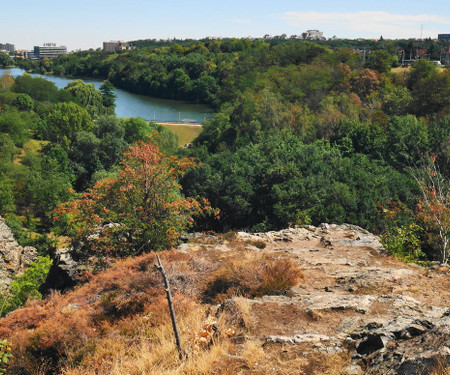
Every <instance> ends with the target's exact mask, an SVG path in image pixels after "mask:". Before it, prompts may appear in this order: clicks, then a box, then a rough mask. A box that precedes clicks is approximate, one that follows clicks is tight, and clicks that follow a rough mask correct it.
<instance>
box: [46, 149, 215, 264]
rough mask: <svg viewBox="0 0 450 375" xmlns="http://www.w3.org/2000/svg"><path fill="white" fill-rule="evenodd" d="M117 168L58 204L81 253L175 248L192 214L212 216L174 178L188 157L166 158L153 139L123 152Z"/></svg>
mask: <svg viewBox="0 0 450 375" xmlns="http://www.w3.org/2000/svg"><path fill="white" fill-rule="evenodd" d="M124 156H125V158H124V161H123V162H122V168H121V170H120V172H119V173H118V174H117V176H116V177H114V178H107V179H104V180H101V181H98V182H97V183H96V184H95V186H94V187H93V188H92V189H91V190H90V191H88V192H87V193H84V194H83V195H82V196H81V197H79V198H76V199H74V200H72V201H69V202H66V203H63V204H61V205H60V206H59V207H58V208H57V209H56V210H55V211H54V215H55V219H56V220H59V221H60V222H63V223H65V228H66V231H67V234H68V235H70V236H71V237H72V238H73V240H74V241H76V242H78V248H80V249H82V255H85V256H86V255H106V256H128V255H137V254H140V253H142V252H145V251H151V250H160V249H164V248H168V247H171V246H173V245H174V244H175V243H176V241H177V240H178V239H179V237H180V234H181V233H182V232H184V231H186V230H187V229H188V228H189V227H190V226H191V225H192V224H193V221H194V219H193V217H194V216H196V215H201V214H216V212H215V210H213V209H212V208H211V206H210V205H209V203H208V201H206V200H205V199H203V198H197V199H194V198H186V197H184V196H183V195H182V193H181V187H180V185H179V183H178V177H180V176H181V175H183V173H184V172H185V170H186V168H188V167H190V166H192V165H194V162H193V160H192V159H189V158H184V159H179V158H177V157H175V156H171V157H167V156H166V155H164V153H162V152H161V151H160V150H159V149H158V147H157V146H155V145H154V144H152V143H144V142H138V143H137V144H135V145H134V146H132V147H131V148H130V150H129V151H128V152H127V153H125V155H124Z"/></svg>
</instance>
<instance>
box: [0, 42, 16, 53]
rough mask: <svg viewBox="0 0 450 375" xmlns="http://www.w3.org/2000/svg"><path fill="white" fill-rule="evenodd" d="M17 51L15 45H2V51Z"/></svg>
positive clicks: (0, 47)
mask: <svg viewBox="0 0 450 375" xmlns="http://www.w3.org/2000/svg"><path fill="white" fill-rule="evenodd" d="M15 50H16V46H15V45H14V44H9V43H5V44H3V43H0V51H5V52H14V51H15Z"/></svg>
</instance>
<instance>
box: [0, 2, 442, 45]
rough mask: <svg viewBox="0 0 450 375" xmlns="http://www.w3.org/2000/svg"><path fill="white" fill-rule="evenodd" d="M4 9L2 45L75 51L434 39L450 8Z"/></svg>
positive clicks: (56, 5)
mask: <svg viewBox="0 0 450 375" xmlns="http://www.w3.org/2000/svg"><path fill="white" fill-rule="evenodd" d="M2 3H3V4H1V5H0V9H1V12H0V14H1V17H0V43H13V44H15V45H16V48H18V49H31V48H32V47H33V46H34V45H38V44H39V45H40V44H42V43H45V42H54V43H57V44H58V45H66V46H67V47H68V49H69V50H74V49H79V48H81V49H88V48H97V47H101V46H102V42H103V41H109V40H126V41H128V40H136V39H147V38H157V39H166V38H174V37H175V38H182V39H184V38H196V39H197V38H203V37H207V36H217V37H246V36H252V37H262V36H264V35H265V34H270V35H281V34H287V35H288V36H289V35H292V34H301V33H302V32H304V31H306V30H308V29H319V30H320V31H323V32H324V35H325V36H326V37H332V36H333V35H336V36H337V37H342V38H344V37H347V38H358V37H363V38H378V37H380V35H383V37H384V38H409V37H412V38H419V37H420V35H421V25H423V34H422V35H423V37H424V38H425V37H432V38H436V37H437V34H438V33H450V1H449V0H433V1H423V0H420V1H419V0H408V1H395V0H376V1H374V0H371V1H367V0H348V1H347V0H341V1H336V0H319V1H311V0H308V1H304V0H299V1H294V0H271V1H268V0H227V1H214V0H209V1H206V0H191V1H186V0H184V1H181V0H165V1H164V0H163V1H153V0H141V1H138V0H126V1H124V0H77V1H71V0H58V1H56V0H39V1H37V0H20V1H17V2H15V1H8V2H6V1H5V2H3V1H2Z"/></svg>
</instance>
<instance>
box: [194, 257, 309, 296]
mask: <svg viewBox="0 0 450 375" xmlns="http://www.w3.org/2000/svg"><path fill="white" fill-rule="evenodd" d="M302 279H303V274H302V272H301V270H300V269H299V268H298V267H297V265H296V264H295V263H293V262H292V261H291V260H290V259H283V258H270V257H269V256H267V255H258V254H254V253H249V252H243V253H242V255H241V257H240V258H239V259H233V260H231V261H229V262H225V263H223V264H222V266H221V267H220V268H218V269H217V270H216V271H215V272H214V274H213V276H212V277H210V279H209V280H208V282H207V284H206V286H205V288H204V291H203V298H204V301H206V302H216V303H218V302H221V301H223V300H225V299H226V298H230V297H233V296H244V297H248V298H254V297H260V296H263V295H279V294H286V293H287V292H288V291H289V290H290V288H291V287H292V286H294V285H297V283H298V282H299V281H300V280H302Z"/></svg>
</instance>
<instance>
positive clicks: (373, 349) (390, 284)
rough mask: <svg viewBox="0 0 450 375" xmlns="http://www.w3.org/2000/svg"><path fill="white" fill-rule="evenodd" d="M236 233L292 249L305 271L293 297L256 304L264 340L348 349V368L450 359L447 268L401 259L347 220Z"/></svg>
mask: <svg viewBox="0 0 450 375" xmlns="http://www.w3.org/2000/svg"><path fill="white" fill-rule="evenodd" d="M238 236H239V238H241V239H242V240H244V241H246V243H247V244H250V246H251V244H252V243H257V242H258V241H264V242H265V244H266V248H265V249H264V251H278V252H283V253H289V254H290V255H291V256H292V257H293V258H295V259H296V260H297V262H298V263H299V265H300V267H301V268H302V269H303V270H304V271H303V272H304V276H305V279H304V283H303V284H300V285H299V286H296V287H294V288H292V291H291V294H290V295H289V296H265V297H263V298H260V299H257V300H253V301H251V302H250V303H251V304H252V309H251V311H252V314H253V315H254V317H255V318H256V320H257V322H258V323H257V324H255V325H254V327H253V328H252V329H251V330H250V331H251V333H252V334H253V335H256V336H257V337H258V338H259V339H261V340H264V341H265V342H266V345H288V346H302V350H304V351H305V352H308V351H320V352H323V353H337V352H343V351H348V352H349V353H350V357H351V365H350V366H349V367H348V369H347V373H348V374H369V375H382V374H383V375H385V374H403V375H407V374H408V375H410V374H431V373H432V372H433V369H435V368H436V366H438V365H441V366H445V365H448V364H449V363H450V309H449V308H448V305H449V303H450V302H449V301H450V288H449V286H450V277H449V272H450V269H449V268H447V267H437V268H434V269H426V268H423V267H419V266H417V265H414V264H406V263H403V262H400V261H398V260H396V259H394V258H392V257H390V256H389V255H387V254H386V251H385V250H384V248H383V246H382V245H381V243H380V240H379V238H378V237H377V236H374V235H372V234H371V233H369V232H367V231H365V230H363V229H362V228H359V227H357V226H354V225H348V224H344V225H329V224H322V225H321V226H319V227H313V226H307V227H304V228H291V229H286V230H282V231H279V232H268V233H256V234H249V233H243V232H241V233H239V234H238ZM269 316H271V317H272V321H270V322H268V321H265V320H267V318H268V317H269ZM258 319H259V320H258ZM258 324H259V326H258ZM280 370H281V369H280Z"/></svg>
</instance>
